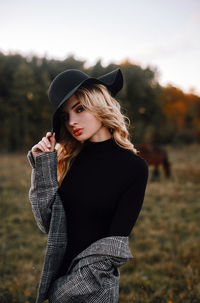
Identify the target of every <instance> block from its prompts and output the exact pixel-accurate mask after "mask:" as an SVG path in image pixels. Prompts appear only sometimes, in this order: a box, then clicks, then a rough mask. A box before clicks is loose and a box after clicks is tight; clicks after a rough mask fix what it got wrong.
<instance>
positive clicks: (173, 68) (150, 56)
mask: <svg viewBox="0 0 200 303" xmlns="http://www.w3.org/2000/svg"><path fill="white" fill-rule="evenodd" d="M0 51H2V52H3V53H5V54H7V53H8V52H9V51H12V52H16V51H17V52H20V53H21V54H22V55H27V54H30V53H32V54H36V55H38V56H47V57H48V58H56V59H64V58H66V57H67V56H68V55H70V54H74V56H75V58H77V59H81V60H85V61H87V64H88V65H90V64H94V63H95V62H96V61H97V60H98V59H101V60H102V64H103V65H104V66H105V65H107V64H109V63H110V62H111V61H112V62H116V63H120V62H121V61H122V60H123V59H124V58H128V59H129V60H130V61H131V62H132V63H136V64H140V65H141V66H142V67H146V66H147V65H150V66H153V67H157V69H158V70H159V72H160V77H159V82H160V83H161V84H163V85H166V84H167V83H171V84H172V85H175V86H177V87H180V88H181V89H183V90H184V91H185V92H188V90H189V89H190V88H194V89H195V91H196V93H198V94H200V75H199V73H200V0H167V1H166V0H137V1H136V0H115V1H114V0H112V1H109V0H101V1H96V0H83V1H81V0H79V1H72V0H70V1H69V0H1V1H0Z"/></svg>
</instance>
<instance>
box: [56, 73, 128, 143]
mask: <svg viewBox="0 0 200 303" xmlns="http://www.w3.org/2000/svg"><path fill="white" fill-rule="evenodd" d="M89 84H102V85H104V86H106V87H107V88H108V90H109V91H110V92H111V95H112V96H115V95H116V94H117V93H118V92H119V91H120V90H121V89H122V87H123V76H122V72H121V70H120V69H116V70H114V71H112V72H110V73H107V74H105V75H103V76H101V77H99V78H93V77H90V78H88V79H86V80H84V81H82V82H80V83H79V84H78V85H77V86H76V87H74V88H73V89H72V90H71V91H70V92H69V93H68V94H67V95H65V97H64V98H63V99H62V101H61V102H60V104H59V106H58V107H57V109H56V111H55V113H54V114H53V132H55V138H56V141H57V142H59V133H60V119H59V112H60V108H61V106H62V105H63V104H64V103H65V102H66V101H67V100H68V99H69V98H70V97H71V96H72V95H73V94H75V92H76V91H77V90H78V89H79V88H80V87H81V86H82V87H83V86H86V85H89Z"/></svg>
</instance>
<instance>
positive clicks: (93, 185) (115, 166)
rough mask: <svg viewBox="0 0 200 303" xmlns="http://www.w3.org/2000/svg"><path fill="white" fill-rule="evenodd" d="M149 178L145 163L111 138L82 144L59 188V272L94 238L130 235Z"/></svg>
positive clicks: (94, 239) (64, 269) (93, 240)
mask: <svg viewBox="0 0 200 303" xmlns="http://www.w3.org/2000/svg"><path fill="white" fill-rule="evenodd" d="M147 179H148V165H147V162H146V161H145V160H144V159H143V158H142V157H140V156H139V155H136V154H135V153H133V152H132V151H130V150H127V149H124V148H122V147H120V146H119V145H118V144H117V143H116V142H115V140H114V139H113V137H111V138H110V139H107V140H105V141H100V142H91V141H89V140H87V141H86V142H85V143H84V146H83V149H82V150H81V152H80V153H79V154H78V156H76V158H75V160H74V162H73V163H72V166H71V168H70V170H69V171H68V173H67V175H66V176H65V178H64V179H63V182H62V184H61V187H60V188H59V193H60V196H61V198H62V201H63V205H64V209H65V211H66V217H67V228H68V247H67V250H66V256H65V260H64V264H63V266H62V272H63V273H64V272H65V271H66V269H67V267H68V266H69V264H70V262H71V261H72V259H73V258H74V257H75V256H76V255H78V254H79V253H80V252H81V251H83V250H84V249H85V248H87V247H88V246H89V245H90V244H92V243H93V242H95V241H97V240H99V239H101V238H103V237H108V236H128V235H129V234H130V232H131V230H132V228H133V226H134V225H135V222H136V220H137V218H138V215H139V212H140V210H141V207H142V203H143V200H144V195H145V189H146V184H147Z"/></svg>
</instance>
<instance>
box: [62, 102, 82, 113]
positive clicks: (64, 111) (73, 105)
mask: <svg viewBox="0 0 200 303" xmlns="http://www.w3.org/2000/svg"><path fill="white" fill-rule="evenodd" d="M79 103H80V101H79V102H77V103H75V104H74V105H73V106H72V107H71V109H73V108H74V107H76V105H78V104H79ZM62 113H65V111H62Z"/></svg>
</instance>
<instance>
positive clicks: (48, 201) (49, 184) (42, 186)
mask: <svg viewBox="0 0 200 303" xmlns="http://www.w3.org/2000/svg"><path fill="white" fill-rule="evenodd" d="M27 157H28V160H29V163H30V165H31V167H32V174H31V188H30V190H29V199H30V202H31V205H32V211H33V214H34V217H35V220H36V222H37V224H38V226H39V228H40V229H41V230H42V231H43V232H44V233H48V231H49V225H50V219H51V206H52V203H53V202H54V201H55V199H56V195H58V188H59V184H58V181H57V151H56V150H54V151H52V152H48V153H39V154H38V155H36V157H35V160H34V157H33V154H32V152H31V151H29V152H28V155H27Z"/></svg>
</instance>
